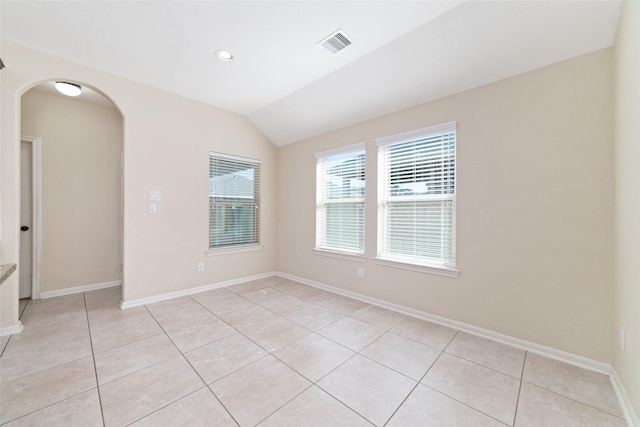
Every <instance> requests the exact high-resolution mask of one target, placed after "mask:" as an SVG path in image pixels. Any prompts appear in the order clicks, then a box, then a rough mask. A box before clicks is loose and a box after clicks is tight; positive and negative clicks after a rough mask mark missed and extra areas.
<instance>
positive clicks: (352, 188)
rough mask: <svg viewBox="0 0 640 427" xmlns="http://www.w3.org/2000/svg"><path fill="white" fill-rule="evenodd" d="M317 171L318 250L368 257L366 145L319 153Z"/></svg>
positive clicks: (317, 155)
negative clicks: (366, 245)
mask: <svg viewBox="0 0 640 427" xmlns="http://www.w3.org/2000/svg"><path fill="white" fill-rule="evenodd" d="M316 171H317V180H316V182H317V189H316V200H317V205H316V206H317V210H316V248H317V249H322V250H329V251H338V252H346V253H350V254H356V255H360V254H364V218H365V215H364V200H365V146H364V144H356V145H352V146H349V147H345V148H342V149H339V150H332V151H327V152H323V153H318V154H316Z"/></svg>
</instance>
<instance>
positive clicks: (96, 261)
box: [21, 89, 122, 292]
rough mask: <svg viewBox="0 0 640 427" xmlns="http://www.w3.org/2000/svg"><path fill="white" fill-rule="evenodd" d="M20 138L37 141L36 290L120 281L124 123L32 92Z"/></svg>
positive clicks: (96, 109)
mask: <svg viewBox="0 0 640 427" xmlns="http://www.w3.org/2000/svg"><path fill="white" fill-rule="evenodd" d="M21 101H22V102H21V106H22V113H21V117H22V120H21V131H22V134H23V135H29V136H37V137H40V138H41V139H42V153H41V157H42V160H41V162H42V165H41V166H42V167H41V171H42V247H41V257H42V262H41V266H40V291H41V292H47V291H54V290H59V289H63V288H69V287H74V286H83V285H91V284H97V283H104V282H111V281H116V280H120V262H121V253H122V250H121V247H122V246H121V235H120V234H121V232H120V219H121V216H122V215H121V201H120V200H121V198H120V194H121V187H120V154H121V151H122V117H121V116H120V113H119V112H118V111H117V110H116V109H114V108H109V107H106V106H102V105H96V104H91V103H88V102H82V101H78V100H75V99H73V98H68V97H65V96H62V95H55V94H50V93H45V92H42V91H39V90H35V89H32V90H30V91H29V92H27V93H26V94H25V95H24V96H23V97H22V100H21Z"/></svg>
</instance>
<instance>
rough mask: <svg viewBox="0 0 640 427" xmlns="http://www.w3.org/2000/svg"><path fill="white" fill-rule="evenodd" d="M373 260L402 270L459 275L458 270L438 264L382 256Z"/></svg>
mask: <svg viewBox="0 0 640 427" xmlns="http://www.w3.org/2000/svg"><path fill="white" fill-rule="evenodd" d="M374 262H375V263H376V264H378V265H383V266H385V267H393V268H400V269H402V270H410V271H418V272H420V273H429V274H436V275H438V276H445V277H453V278H454V279H455V278H457V277H458V276H459V275H460V270H457V269H455V268H451V267H445V266H439V265H425V264H412V263H408V262H402V261H395V260H390V259H384V258H374Z"/></svg>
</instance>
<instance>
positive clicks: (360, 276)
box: [358, 267, 364, 279]
mask: <svg viewBox="0 0 640 427" xmlns="http://www.w3.org/2000/svg"><path fill="white" fill-rule="evenodd" d="M358 277H359V278H361V279H364V267H360V268H358Z"/></svg>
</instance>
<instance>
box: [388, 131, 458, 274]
mask: <svg viewBox="0 0 640 427" xmlns="http://www.w3.org/2000/svg"><path fill="white" fill-rule="evenodd" d="M448 125H449V126H447V125H441V126H438V127H437V128H429V129H424V130H422V131H414V132H411V133H410V134H404V135H398V136H397V137H395V140H394V137H390V138H385V140H383V141H379V144H378V145H379V166H380V167H379V173H380V180H379V181H380V182H379V218H378V220H379V224H378V229H379V239H378V242H379V247H378V256H379V257H380V258H385V259H391V260H397V261H401V262H409V263H415V264H434V265H441V266H447V267H453V266H455V202H456V200H455V169H456V168H455V163H456V159H455V152H456V150H455V147H456V131H455V123H453V124H448Z"/></svg>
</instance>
